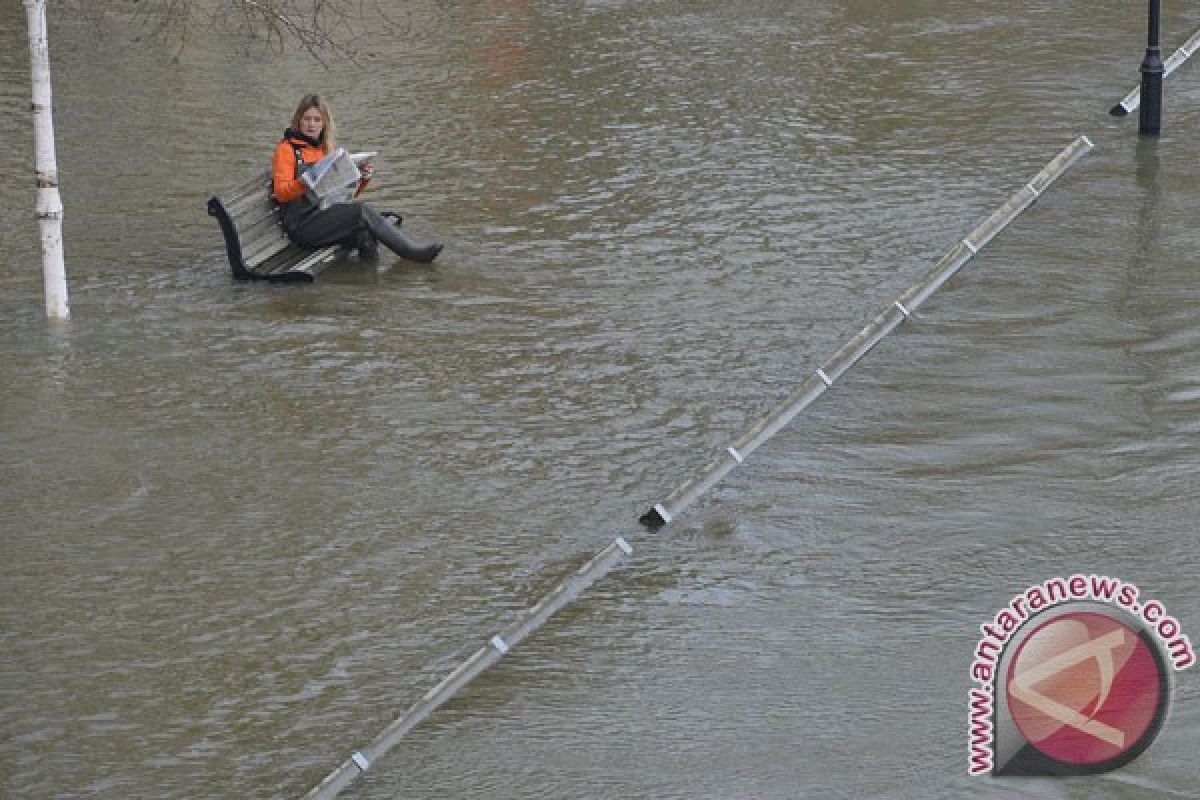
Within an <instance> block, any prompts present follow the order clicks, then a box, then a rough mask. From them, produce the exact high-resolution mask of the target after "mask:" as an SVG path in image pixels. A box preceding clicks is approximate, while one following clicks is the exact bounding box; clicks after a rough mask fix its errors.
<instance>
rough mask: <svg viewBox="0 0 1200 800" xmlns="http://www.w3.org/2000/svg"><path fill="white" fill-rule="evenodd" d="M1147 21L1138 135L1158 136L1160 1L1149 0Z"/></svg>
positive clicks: (1161, 69)
mask: <svg viewBox="0 0 1200 800" xmlns="http://www.w3.org/2000/svg"><path fill="white" fill-rule="evenodd" d="M1149 3H1150V9H1149V21H1148V24H1147V31H1146V57H1145V58H1144V59H1142V105H1141V111H1140V116H1139V122H1138V133H1141V134H1143V135H1146V136H1158V134H1159V133H1160V132H1161V131H1162V87H1163V73H1164V72H1165V69H1164V67H1163V60H1162V48H1161V47H1159V39H1158V33H1159V27H1160V21H1161V19H1162V0H1149Z"/></svg>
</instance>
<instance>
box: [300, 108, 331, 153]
mask: <svg viewBox="0 0 1200 800" xmlns="http://www.w3.org/2000/svg"><path fill="white" fill-rule="evenodd" d="M310 108H315V109H316V110H317V111H320V112H321V118H322V120H323V121H324V123H325V125H324V127H323V128H322V129H321V138H320V143H321V149H323V150H324V151H325V152H326V153H332V152H333V150H334V148H336V147H337V126H336V125H334V124H333V113H332V112H330V110H329V104H328V103H326V102H325V98H323V97H321V95H319V94H306V95H304V97H301V98H300V105H298V106H296V113H295V114H292V130H294V131H299V130H300V118H301V117H303V116H304V112H305V111H308V110H309V109H310Z"/></svg>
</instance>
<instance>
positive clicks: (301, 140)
mask: <svg viewBox="0 0 1200 800" xmlns="http://www.w3.org/2000/svg"><path fill="white" fill-rule="evenodd" d="M293 145H295V146H296V147H299V148H300V158H301V159H303V161H304V163H305V164H315V163H317V162H318V161H320V160H321V159H322V158H324V157H325V151H324V150H323V149H322V148H321V147H320V146H319V145H316V144H313V140H312V139H310V138H308V137H307V136H304V135H303V134H299V133H296V132H295V131H293V130H292V129H291V128H288V129H287V130H286V131H285V132H284V134H283V138H282V139H281V140H280V141H279V144H277V145H275V157H274V159H273V160H272V161H271V193H272V194H273V195H275V202H277V203H290V202H292V201H293V200H297V199H299V198H301V197H303V196H304V192H305V191H306V190H307V189H308V186H307V185H306V184H305V183H304V181H302V180H300V176H299V175H297V174H296V151H295V150H294V149H293Z"/></svg>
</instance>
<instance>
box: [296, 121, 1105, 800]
mask: <svg viewBox="0 0 1200 800" xmlns="http://www.w3.org/2000/svg"><path fill="white" fill-rule="evenodd" d="M1092 147H1093V145H1092V143H1091V141H1089V140H1088V138H1087V137H1086V136H1081V137H1079V138H1078V139H1076V140H1075V141H1074V142H1073V143H1072V144H1071V145H1069V146H1068V147H1067V148H1066V149H1064V150H1063V151H1062V152H1061V153H1059V155H1058V156H1057V157H1056V158H1054V160H1052V161H1051V162H1050V163H1049V164H1047V165H1046V167H1045V168H1044V169H1042V171H1041V172H1039V173H1038V174H1037V175H1035V176H1034V177H1033V178H1032V179H1031V180H1030V181H1029V182H1028V183H1027V184H1025V186H1023V187H1022V188H1021V189H1020V190H1019V191H1017V192H1016V193H1015V194H1014V195H1013V196H1012V197H1011V198H1010V199H1009V200H1008V202H1006V203H1005V204H1004V205H1003V206H1001V207H1000V208H999V209H997V210H996V211H995V213H993V214H992V215H991V216H990V217H988V218H987V219H986V220H985V221H984V222H983V223H982V224H981V225H979V226H978V227H977V228H975V230H973V231H971V233H970V234H968V235H967V236H966V237H965V238H963V239H962V240H961V241H960V242H959V243H958V244H956V245H955V246H954V247H953V248H951V249H950V251H949V252H948V253H946V255H945V256H943V257H942V259H941V260H940V261H938V262H937V264H936V265H935V266H934V268H933V270H932V271H931V272H930V273H929V274H928V275H927V276H926V277H925V279H924V280H922V281H921V282H920V283H918V284H917V285H915V286H913V287H912V288H910V289H909V290H908V291H906V292H905V293H904V294H902V295H900V297H898V298H897V299H896V300H895V301H894V302H893V303H892V304H891V305H890V306H889V307H888V308H887V309H886V310H884V312H883V313H881V314H880V315H879V316H877V317H876V318H875V319H874V320H873V321H872V322H871V323H870V324H869V325H868V326H867V327H866V328H864V329H863V330H862V331H861V332H859V334H858V335H857V336H855V337H854V338H853V339H851V340H850V341H849V342H847V343H846V344H845V345H843V346H842V348H841V349H840V350H838V351H837V353H835V354H834V356H833V357H832V358H831V359H829V361H827V362H825V364H823V365H822V366H821V367H820V368H818V369H817V371H816V374H815V375H814V376H813V377H811V378H809V379H808V380H807V381H806V382H805V383H804V384H803V385H801V387H800V388H799V389H798V390H796V392H795V393H793V394H792V395H791V396H790V397H788V399H787V400H786V401H785V402H784V403H783V405H782V406H780V407H779V408H777V409H776V410H775V411H773V412H771V413H770V414H768V415H767V416H766V417H764V418H763V419H762V420H760V421H759V422H758V423H757V424H755V425H754V426H753V427H751V428H750V430H748V431H746V433H745V434H743V435H742V436H741V437H740V438H739V439H737V441H735V442H734V443H733V444H732V445H730V446H729V447H728V448H727V449H726V451H725V453H724V454H723V455H722V456H721V457H719V458H718V459H717V460H715V461H713V462H712V463H711V464H709V465H708V466H706V467H705V468H704V469H702V470H701V471H700V473H699V474H698V475H697V476H696V477H694V478H692V479H691V480H689V481H688V482H687V483H685V484H684V485H683V486H681V487H679V488H678V489H676V490H675V491H674V492H672V493H671V495H669V496H668V497H667V499H666V500H664V501H663V502H661V503H658V504H656V505H655V506H654V508H652V509H651V510H650V511H648V512H646V514H644V515H642V517H641V518H640V520H639V521H640V522H641V523H642V524H643V525H646V526H647V527H649V528H651V529H656V528H659V527H661V526H662V525H665V524H666V523H668V522H670V521H671V520H672V519H674V518H675V517H677V516H678V515H679V513H680V512H682V511H683V510H684V509H685V508H686V507H687V506H689V505H691V504H692V503H693V502H694V501H695V500H696V499H697V498H699V497H700V496H701V495H702V494H704V493H705V492H706V491H708V489H710V488H711V487H712V486H713V485H715V484H716V483H717V482H718V481H720V480H721V478H723V477H724V476H725V475H726V474H727V473H728V472H729V471H730V470H732V469H733V468H734V467H735V466H737V465H738V464H741V463H742V462H743V461H744V460H745V459H746V457H748V456H749V455H750V454H751V453H752V452H754V450H756V449H757V448H758V447H760V446H761V445H762V444H763V443H764V442H766V441H767V440H768V439H770V438H771V437H772V436H773V435H774V434H775V433H776V432H777V431H779V430H780V429H781V428H783V427H784V426H785V425H787V423H788V422H790V421H791V420H792V418H793V417H795V416H796V415H797V414H799V413H800V411H802V410H803V409H804V408H805V407H807V406H808V405H809V404H810V403H812V402H813V401H814V400H816V399H817V398H818V397H820V396H821V395H822V394H823V393H824V392H825V391H826V390H827V389H828V388H829V387H831V386H832V385H833V384H834V382H835V381H836V380H837V379H838V378H840V377H841V376H842V375H843V374H844V373H845V372H846V371H847V370H848V369H850V367H851V366H853V365H854V364H855V363H856V362H857V361H858V360H859V359H860V358H862V357H863V356H864V355H866V354H867V353H868V352H869V351H870V350H871V348H872V347H874V346H875V344H876V343H877V342H879V340H880V339H882V338H883V337H884V336H886V335H887V334H888V333H890V332H891V331H892V330H893V329H895V328H896V326H898V325H899V324H900V323H901V322H903V321H904V320H905V319H907V318H908V317H909V316H911V315H912V313H913V312H914V311H916V309H917V308H918V307H919V306H920V305H921V303H923V302H924V301H925V300H926V298H928V297H929V296H930V295H931V294H933V293H934V292H935V291H937V289H938V288H939V287H940V286H941V285H942V284H944V283H945V282H946V281H948V280H949V279H950V278H951V277H952V276H953V275H954V274H955V273H956V272H958V270H959V269H960V268H961V267H962V266H963V265H964V264H965V263H966V262H967V261H969V260H970V259H971V258H972V257H973V256H974V255H975V254H976V253H978V252H979V250H980V249H982V248H983V247H984V246H985V245H986V244H987V243H988V242H990V241H991V240H992V238H993V237H995V236H996V234H998V233H999V232H1000V231H1002V230H1003V229H1004V228H1005V227H1006V226H1007V225H1008V224H1009V223H1010V222H1011V221H1012V220H1013V219H1015V218H1016V217H1017V215H1019V214H1020V213H1021V212H1022V211H1024V210H1025V209H1026V208H1028V207H1029V206H1030V205H1031V204H1032V203H1033V202H1034V201H1035V200H1037V198H1038V197H1040V196H1041V195H1042V193H1043V192H1044V191H1045V190H1046V189H1047V188H1048V187H1049V186H1050V184H1051V183H1053V182H1054V181H1055V180H1056V179H1057V178H1058V177H1059V176H1061V175H1062V174H1063V173H1064V172H1066V171H1067V170H1068V169H1069V168H1070V167H1071V166H1072V165H1073V164H1074V163H1075V162H1076V161H1077V160H1079V159H1080V158H1081V157H1082V156H1083V155H1084V154H1086V153H1087V152H1088V151H1090V150H1091V149H1092ZM632 553H633V548H632V547H631V546H630V545H629V543H628V542H627V541H626V540H625V539H623V538H620V537H618V538H616V539H615V540H613V542H612V543H611V544H609V545H608V546H607V547H605V548H604V549H603V550H601V551H600V552H598V553H596V555H594V556H593V557H592V558H591V560H589V561H588V562H587V563H586V564H584V565H583V566H581V567H580V568H579V569H578V570H576V571H575V572H574V573H572V574H571V575H570V576H569V577H568V578H567V579H566V580H564V581H563V582H562V583H561V584H559V585H558V586H557V587H556V588H555V589H554V590H553V591H551V592H550V593H549V594H547V595H546V596H545V597H543V598H542V599H541V600H540V601H539V602H538V603H537V604H536V605H534V606H533V607H532V608H530V609H529V610H527V611H526V612H525V613H524V614H523V615H522V616H521V617H520V618H519V619H518V620H517V621H515V622H513V623H512V624H511V625H509V626H508V627H506V628H504V629H503V630H502V631H501V632H500V633H498V634H496V635H495V636H493V637H492V638H491V639H489V640H488V642H487V644H485V645H483V646H481V647H480V648H479V649H478V650H476V651H475V652H474V653H472V654H471V655H470V656H469V657H468V658H467V659H466V660H465V661H463V662H462V663H461V664H460V665H459V666H458V667H457V668H455V669H454V670H453V671H452V672H451V673H450V674H449V675H447V676H446V677H445V678H443V679H442V680H441V682H439V683H438V684H437V685H436V686H434V687H433V688H432V689H430V690H429V691H428V692H426V693H425V695H424V696H423V697H422V698H421V699H420V700H418V701H417V702H416V703H414V704H413V705H412V707H411V708H409V709H408V711H406V712H405V713H404V714H403V715H401V716H400V717H399V718H398V719H396V721H394V722H393V723H392V724H390V725H388V726H387V727H386V728H384V729H383V731H382V732H381V733H380V734H379V735H378V736H376V737H375V739H374V740H372V741H371V742H370V743H369V744H367V745H366V746H365V747H363V748H362V749H360V750H357V751H355V752H354V753H352V754H351V755H350V757H349V758H347V759H346V760H345V761H344V762H342V763H341V764H340V765H339V766H338V767H337V768H336V769H335V770H333V772H331V773H329V775H327V776H326V777H325V779H324V780H322V781H321V782H320V783H319V784H317V785H316V786H315V787H313V788H312V790H310V791H309V792H308V793H307V794H306V795H304V800H332V798H335V797H337V795H338V794H339V793H340V792H341V791H342V790H343V789H345V788H347V787H348V786H350V784H352V783H354V782H355V781H356V780H358V778H359V776H360V775H362V774H363V773H364V772H366V771H367V770H368V769H370V768H371V766H372V765H373V764H375V763H376V762H377V761H379V759H381V758H383V756H384V755H385V754H387V752H388V751H389V750H391V749H392V748H393V747H395V746H396V744H397V743H398V742H399V741H400V739H401V738H403V737H404V735H405V734H407V733H408V732H409V731H411V730H412V729H413V728H414V727H416V726H417V725H418V724H419V723H420V722H421V721H422V720H424V719H425V718H426V717H428V716H429V715H430V714H432V713H433V712H434V711H435V710H437V709H438V708H439V707H440V706H442V705H443V704H444V703H445V702H446V701H448V700H450V699H451V698H452V697H454V696H455V695H456V694H457V693H458V692H459V691H461V690H462V689H463V687H465V686H466V685H467V684H469V683H470V682H471V681H472V680H474V679H475V678H476V677H477V676H478V675H479V674H480V673H482V672H484V671H485V670H486V669H488V668H489V667H491V666H493V665H494V664H496V663H497V662H498V661H500V659H501V658H503V657H504V656H505V655H506V654H507V653H508V652H509V650H510V649H511V648H512V647H513V646H514V645H516V644H517V643H518V642H520V641H521V640H522V639H524V638H525V637H527V636H529V634H531V633H533V632H534V631H536V630H537V629H538V628H540V627H541V626H542V625H544V624H545V623H546V622H547V621H548V620H549V619H550V618H551V617H552V616H554V614H555V613H557V612H558V611H559V610H560V609H562V608H563V607H564V606H566V605H567V604H568V603H570V602H571V601H572V600H574V599H575V598H576V597H578V596H579V595H580V594H581V593H582V592H583V591H584V590H585V589H587V588H588V587H589V586H591V585H592V584H593V583H595V582H596V581H598V580H599V579H600V578H602V577H604V576H605V575H607V574H608V573H609V571H611V570H612V569H613V568H614V567H615V566H616V565H617V564H618V563H620V562H621V561H622V560H624V559H625V558H627V557H628V556H630V555H632Z"/></svg>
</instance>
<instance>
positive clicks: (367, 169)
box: [354, 161, 375, 197]
mask: <svg viewBox="0 0 1200 800" xmlns="http://www.w3.org/2000/svg"><path fill="white" fill-rule="evenodd" d="M374 174H375V165H374V164H372V163H371V162H370V161H364V162H363V163H361V164H359V165H358V188H357V189H355V190H354V196H355V197H358V196H359V195H360V194H362V193H363V190H364V189H366V188H367V184H368V183H370V182H371V176H372V175H374Z"/></svg>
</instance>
